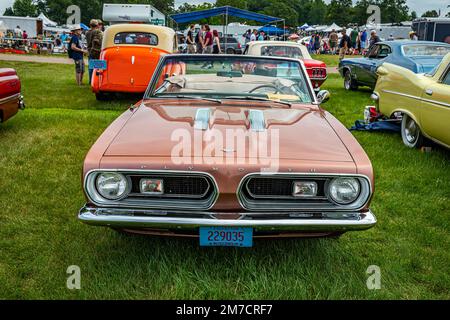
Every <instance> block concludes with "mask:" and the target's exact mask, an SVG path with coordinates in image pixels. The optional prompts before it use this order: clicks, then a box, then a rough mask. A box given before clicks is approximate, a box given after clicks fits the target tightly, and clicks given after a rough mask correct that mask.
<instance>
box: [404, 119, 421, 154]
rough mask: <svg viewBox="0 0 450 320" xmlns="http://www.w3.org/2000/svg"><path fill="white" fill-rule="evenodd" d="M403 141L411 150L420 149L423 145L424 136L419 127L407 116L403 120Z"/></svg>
mask: <svg viewBox="0 0 450 320" xmlns="http://www.w3.org/2000/svg"><path fill="white" fill-rule="evenodd" d="M402 140H403V143H404V144H405V145H406V146H408V147H410V148H419V147H421V146H422V145H423V135H422V132H421V131H420V127H419V125H418V124H417V123H416V122H415V121H414V119H413V118H411V117H410V116H408V115H407V114H403V118H402Z"/></svg>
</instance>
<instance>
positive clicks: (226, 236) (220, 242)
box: [200, 227, 253, 247]
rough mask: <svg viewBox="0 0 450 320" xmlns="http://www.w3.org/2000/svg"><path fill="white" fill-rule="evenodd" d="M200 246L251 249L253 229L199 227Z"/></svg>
mask: <svg viewBox="0 0 450 320" xmlns="http://www.w3.org/2000/svg"><path fill="white" fill-rule="evenodd" d="M200 245H201V246H211V247H213V246H216V247H217V246H218V247H251V246H252V245H253V229H252V228H247V227H200Z"/></svg>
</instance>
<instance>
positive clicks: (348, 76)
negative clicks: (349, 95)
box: [344, 71, 352, 90]
mask: <svg viewBox="0 0 450 320" xmlns="http://www.w3.org/2000/svg"><path fill="white" fill-rule="evenodd" d="M351 86H352V76H351V74H350V72H349V71H347V72H346V73H345V76H344V88H345V90H350V88H351Z"/></svg>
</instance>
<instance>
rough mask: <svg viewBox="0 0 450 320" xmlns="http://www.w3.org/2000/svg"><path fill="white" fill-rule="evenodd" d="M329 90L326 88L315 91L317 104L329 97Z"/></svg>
mask: <svg viewBox="0 0 450 320" xmlns="http://www.w3.org/2000/svg"><path fill="white" fill-rule="evenodd" d="M330 96H331V94H330V92H329V91H328V90H320V91H319V93H317V101H318V102H319V104H321V103H325V102H327V101H328V100H329V99H330Z"/></svg>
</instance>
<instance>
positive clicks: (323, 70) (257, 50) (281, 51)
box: [244, 41, 327, 91]
mask: <svg viewBox="0 0 450 320" xmlns="http://www.w3.org/2000/svg"><path fill="white" fill-rule="evenodd" d="M244 54H247V55H252V56H272V57H285V58H293V59H299V60H302V61H303V64H304V65H305V67H306V71H307V72H308V76H309V79H310V80H311V83H312V85H313V88H314V90H315V91H319V90H320V86H321V85H322V84H323V83H324V82H325V80H326V79H327V65H326V64H325V63H324V62H322V61H319V60H314V59H312V58H311V56H310V54H309V52H308V49H307V48H306V47H305V46H304V45H302V44H298V43H296V42H289V41H287V42H285V41H252V42H249V43H248V44H247V47H246V48H245V51H244Z"/></svg>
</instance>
